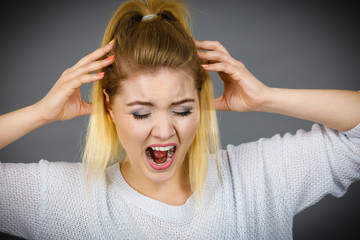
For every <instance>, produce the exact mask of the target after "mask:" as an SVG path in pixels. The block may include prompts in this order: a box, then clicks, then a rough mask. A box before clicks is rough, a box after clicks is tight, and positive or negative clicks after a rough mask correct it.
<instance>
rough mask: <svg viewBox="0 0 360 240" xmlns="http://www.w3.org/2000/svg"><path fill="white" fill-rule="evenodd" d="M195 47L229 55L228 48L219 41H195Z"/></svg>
mask: <svg viewBox="0 0 360 240" xmlns="http://www.w3.org/2000/svg"><path fill="white" fill-rule="evenodd" d="M194 42H195V46H196V47H197V48H199V49H201V50H207V51H220V52H223V53H229V52H228V51H227V50H226V48H225V47H224V46H223V45H222V44H221V43H220V42H219V41H197V40H194Z"/></svg>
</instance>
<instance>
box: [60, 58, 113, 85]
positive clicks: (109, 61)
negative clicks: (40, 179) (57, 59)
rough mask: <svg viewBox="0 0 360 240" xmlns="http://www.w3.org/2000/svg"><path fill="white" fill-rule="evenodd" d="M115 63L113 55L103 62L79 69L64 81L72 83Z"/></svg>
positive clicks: (92, 63) (89, 64)
mask: <svg viewBox="0 0 360 240" xmlns="http://www.w3.org/2000/svg"><path fill="white" fill-rule="evenodd" d="M114 61H115V55H112V56H110V57H108V58H106V59H103V60H99V61H95V62H90V63H88V64H86V65H84V66H82V67H80V68H78V69H77V70H76V71H74V72H71V73H69V74H68V75H67V76H66V80H64V81H72V80H73V79H76V78H78V77H79V76H81V75H84V74H88V73H91V72H94V71H97V70H99V69H101V68H104V67H107V66H109V65H111V64H113V63H114Z"/></svg>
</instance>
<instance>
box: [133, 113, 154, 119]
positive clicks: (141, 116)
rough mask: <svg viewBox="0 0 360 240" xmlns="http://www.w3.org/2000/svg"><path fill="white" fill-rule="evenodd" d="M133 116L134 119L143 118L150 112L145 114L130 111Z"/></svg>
mask: <svg viewBox="0 0 360 240" xmlns="http://www.w3.org/2000/svg"><path fill="white" fill-rule="evenodd" d="M132 115H133V117H134V118H135V119H144V118H147V117H149V116H150V113H147V114H142V115H141V114H137V113H132Z"/></svg>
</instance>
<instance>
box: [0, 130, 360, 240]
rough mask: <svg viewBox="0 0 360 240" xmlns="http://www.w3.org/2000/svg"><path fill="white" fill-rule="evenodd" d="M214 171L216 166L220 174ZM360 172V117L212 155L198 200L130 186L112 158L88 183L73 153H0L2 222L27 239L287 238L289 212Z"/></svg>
mask: <svg viewBox="0 0 360 240" xmlns="http://www.w3.org/2000/svg"><path fill="white" fill-rule="evenodd" d="M219 173H220V174H219ZM359 178H360V124H359V125H358V126H356V127H355V128H353V129H352V130H350V131H346V132H338V131H334V130H332V129H329V128H327V127H325V126H322V125H318V124H314V125H313V127H312V129H311V131H309V132H305V131H303V130H298V131H297V133H296V134H295V135H292V134H290V133H286V134H285V135H284V136H280V135H279V134H278V135H275V136H274V137H272V138H261V139H259V140H258V141H256V142H250V143H245V144H241V145H239V146H233V145H228V146H227V149H226V150H222V151H221V152H220V158H219V165H217V164H216V163H215V161H214V156H211V159H210V161H209V171H208V175H207V178H206V181H205V186H204V191H203V194H202V196H203V205H197V204H196V201H195V198H194V195H192V196H191V197H190V198H189V199H188V200H187V202H186V203H185V204H184V205H182V206H171V205H167V204H164V203H161V202H159V201H156V200H154V199H151V198H149V197H146V196H144V195H142V194H140V193H139V192H137V191H135V190H134V189H132V188H131V187H130V186H129V185H128V184H127V183H126V181H125V180H124V179H123V177H122V175H121V172H120V169H119V164H115V165H112V166H110V167H108V169H107V174H106V176H104V177H103V178H102V179H101V181H99V182H97V184H96V185H95V186H94V188H93V190H92V191H86V188H85V186H84V184H83V176H82V167H81V163H67V162H48V161H45V160H41V161H40V162H39V163H32V164H9V163H2V164H1V163H0V231H1V232H7V233H10V234H12V235H17V236H20V237H23V238H26V239H157V240H158V239H277V240H278V239H292V223H293V217H294V215H295V214H297V213H299V212H300V211H302V210H304V209H305V208H307V207H309V206H311V205H313V204H315V203H316V202H317V201H319V200H320V199H321V198H323V197H324V196H325V195H326V194H332V195H333V196H335V197H341V196H343V195H344V194H345V192H346V190H347V188H348V187H349V185H350V184H351V183H352V182H354V181H356V180H359Z"/></svg>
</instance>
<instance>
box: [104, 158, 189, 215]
mask: <svg viewBox="0 0 360 240" xmlns="http://www.w3.org/2000/svg"><path fill="white" fill-rule="evenodd" d="M108 176H109V188H110V189H109V194H110V198H111V199H110V200H111V201H114V202H113V204H115V205H116V204H118V203H117V201H119V199H122V200H124V201H125V202H126V203H127V204H131V205H135V206H136V207H138V208H140V209H142V210H143V211H145V212H147V213H149V214H151V215H154V216H157V217H160V218H164V219H172V220H180V219H183V218H188V217H189V215H192V214H194V211H195V210H196V207H195V205H196V202H195V196H194V193H193V194H192V195H191V196H190V197H189V198H188V199H187V201H186V202H185V204H183V205H180V206H174V205H169V204H166V203H163V202H160V201H158V200H155V199H152V198H150V197H148V196H145V195H143V194H141V193H139V192H138V191H136V190H135V189H133V188H132V187H131V186H130V185H129V184H128V183H127V182H126V181H125V179H124V177H123V175H122V173H121V171H120V164H119V163H118V164H114V165H112V166H111V167H110V168H109V169H108ZM111 195H112V196H111Z"/></svg>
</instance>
